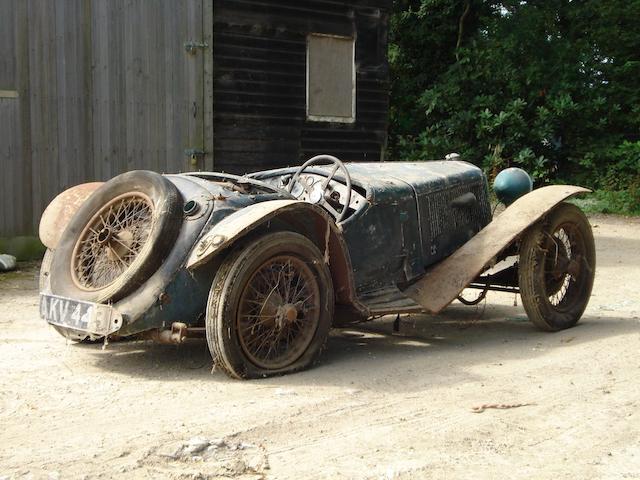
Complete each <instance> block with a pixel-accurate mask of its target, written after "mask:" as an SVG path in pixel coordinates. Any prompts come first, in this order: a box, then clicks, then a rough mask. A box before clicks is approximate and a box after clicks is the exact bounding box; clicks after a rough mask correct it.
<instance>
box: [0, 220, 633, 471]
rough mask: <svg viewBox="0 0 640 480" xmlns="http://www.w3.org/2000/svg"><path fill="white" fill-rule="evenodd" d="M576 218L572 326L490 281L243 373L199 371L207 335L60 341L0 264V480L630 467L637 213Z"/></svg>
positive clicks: (18, 276) (28, 275)
mask: <svg viewBox="0 0 640 480" xmlns="http://www.w3.org/2000/svg"><path fill="white" fill-rule="evenodd" d="M591 222H592V224H593V226H594V232H595V234H596V244H597V253H598V267H597V274H596V284H595V287H594V293H593V297H592V299H591V303H590V305H589V308H588V309H587V312H586V313H585V315H584V318H583V320H582V321H581V323H580V324H579V325H578V326H577V327H576V328H573V329H571V330H566V331H563V332H559V333H555V334H549V333H543V332H539V331H537V330H535V329H534V328H533V326H532V325H531V324H530V323H529V322H528V321H527V319H526V316H525V313H524V311H523V309H522V306H521V305H520V302H519V299H516V298H514V296H513V295H509V294H499V293H490V294H489V295H488V298H487V301H486V304H485V305H481V306H478V307H464V306H462V305H459V304H458V305H453V306H452V307H450V308H448V309H447V310H446V311H445V312H444V313H443V314H442V315H438V316H433V317H429V316H418V315H412V316H404V317H402V321H401V326H400V332H399V333H397V334H394V333H393V332H392V320H393V318H392V317H387V318H383V319H381V320H378V321H375V322H372V323H370V324H367V325H364V326H362V327H361V328H358V329H350V330H339V331H335V332H333V333H332V337H331V339H330V342H329V348H328V351H327V352H325V354H324V356H323V358H322V362H321V364H320V365H319V366H318V367H316V368H313V369H311V370H309V371H306V372H302V373H299V374H295V375H290V376H286V377H280V378H271V379H266V380H258V381H244V382H241V381H233V380H230V379H228V378H227V377H226V376H224V375H223V374H221V373H219V372H211V361H210V357H209V354H208V352H207V349H206V344H205V342H204V341H196V340H193V341H189V342H188V343H187V344H185V345H182V346H180V347H175V346H163V345H154V344H151V343H148V342H120V343H111V344H110V345H109V346H108V347H107V348H106V349H102V346H101V345H80V344H73V343H67V342H66V341H65V340H64V339H62V338H61V337H60V336H58V335H57V334H56V333H55V332H54V331H53V330H52V329H51V328H49V327H48V326H47V325H46V324H44V323H43V322H42V321H41V320H40V319H39V318H38V312H37V301H38V297H37V285H36V281H37V266H36V265H32V266H28V267H26V268H24V269H23V270H22V271H20V272H18V273H10V274H0V328H1V330H0V332H1V333H0V360H1V361H2V367H3V368H2V370H0V478H2V479H4V478H36V479H37V478H45V479H48V478H154V479H156V478H171V479H181V478H185V479H186V478H193V479H196V478H247V479H250V478H256V479H257V478H268V479H271V478H273V479H300V478H331V479H336V478H355V479H360V478H365V479H369V478H371V479H377V478H384V479H387V478H394V479H409V478H474V479H478V478H505V477H509V478H514V479H519V478H535V479H540V478H553V479H554V480H555V479H565V478H566V479H569V478H571V479H574V478H582V479H588V478H612V479H613V478H615V479H619V478H640V412H639V407H640V379H639V378H638V377H639V373H640V354H639V353H638V352H639V350H640V349H639V347H640V320H639V317H640V298H639V297H640V296H639V295H638V291H637V286H638V284H639V283H640V220H639V219H623V218H619V217H611V216H597V217H592V218H591ZM514 303H517V305H514ZM485 404H506V405H509V406H512V407H513V408H505V409H495V408H489V409H486V410H484V411H482V412H480V413H477V412H476V411H474V407H480V406H482V405H485ZM516 405H520V406H518V407H516ZM480 410H482V409H480Z"/></svg>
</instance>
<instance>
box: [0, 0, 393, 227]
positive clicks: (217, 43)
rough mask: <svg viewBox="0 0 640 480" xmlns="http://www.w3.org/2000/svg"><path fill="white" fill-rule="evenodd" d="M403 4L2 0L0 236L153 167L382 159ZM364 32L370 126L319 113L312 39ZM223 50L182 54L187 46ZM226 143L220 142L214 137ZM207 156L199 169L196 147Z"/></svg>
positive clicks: (362, 90) (387, 0)
mask: <svg viewBox="0 0 640 480" xmlns="http://www.w3.org/2000/svg"><path fill="white" fill-rule="evenodd" d="M390 4H391V0H346V1H338V0H300V1H296V2H293V1H290V0H215V1H214V0H154V1H151V0H55V1H53V0H52V1H44V0H0V90H7V91H11V92H17V96H16V95H13V94H12V95H13V96H11V98H4V97H3V98H0V168H1V169H2V170H1V171H2V175H1V176H0V177H1V179H0V189H1V190H0V200H1V203H0V237H2V236H13V235H21V234H33V233H36V232H37V226H38V223H39V220H40V215H41V213H42V212H43V211H44V208H45V207H46V205H47V204H48V203H49V202H50V201H51V200H52V199H53V198H54V196H55V195H57V194H58V193H60V192H61V191H63V190H65V189H66V188H68V187H70V186H73V185H75V184H78V183H82V182H87V181H95V180H107V179H109V178H111V177H113V176H115V175H117V174H119V173H121V172H124V171H127V170H132V169H138V168H145V169H151V170H155V171H159V172H177V171H185V170H190V169H210V170H211V169H213V170H225V171H230V172H237V173H244V172H248V171H255V170H260V169H266V168H272V167H278V166H284V165H292V164H296V163H298V162H300V161H301V160H303V159H306V158H307V157H309V156H311V155H314V154H316V153H332V154H335V155H337V156H339V157H340V158H342V159H344V160H347V161H358V160H370V161H375V160H379V159H380V158H381V156H382V152H383V148H384V145H385V142H386V129H387V111H388V95H387V91H388V68H387V61H386V41H387V23H388V9H389V8H390ZM311 32H315V33H328V34H337V35H346V36H355V37H356V38H357V41H356V63H357V105H356V110H357V114H356V115H357V121H356V122H355V123H353V124H328V123H317V122H307V121H306V119H305V113H306V112H305V101H306V98H305V94H306V76H305V75H306V37H307V35H308V34H309V33H311ZM203 39H204V40H205V41H206V42H207V43H208V44H209V45H211V44H212V43H213V46H214V48H209V49H208V50H198V51H197V52H196V53H195V54H189V53H187V52H186V51H185V48H184V42H186V41H188V40H193V41H202V40H203ZM214 138H215V142H214ZM189 148H197V149H202V150H206V151H207V152H208V154H207V155H206V156H205V157H204V158H203V159H199V161H198V162H197V163H196V164H195V165H192V164H191V162H190V159H189V158H187V156H186V155H185V153H184V152H185V149H189Z"/></svg>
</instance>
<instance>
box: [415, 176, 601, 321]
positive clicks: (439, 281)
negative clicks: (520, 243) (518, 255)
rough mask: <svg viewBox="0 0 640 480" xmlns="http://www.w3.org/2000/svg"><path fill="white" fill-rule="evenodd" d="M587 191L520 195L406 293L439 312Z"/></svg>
mask: <svg viewBox="0 0 640 480" xmlns="http://www.w3.org/2000/svg"><path fill="white" fill-rule="evenodd" d="M586 192H590V190H588V189H586V188H582V187H576V186H572V185H552V186H548V187H543V188H539V189H537V190H534V191H532V192H530V193H528V194H527V195H524V196H522V197H520V198H519V199H518V200H516V201H515V202H514V203H513V204H511V205H510V206H509V207H508V208H507V209H506V210H505V211H504V212H503V213H502V214H501V215H499V216H498V217H496V218H495V219H494V220H493V221H492V222H491V223H489V224H488V225H487V226H486V227H485V228H483V229H482V230H481V231H480V232H478V234H477V235H476V236H475V237H473V238H472V239H471V240H469V241H468V242H467V243H465V244H464V245H463V246H462V247H460V248H459V249H458V250H456V251H455V252H454V253H453V254H452V255H451V256H449V257H447V258H446V259H445V260H443V261H442V262H440V263H438V264H436V265H435V266H434V267H433V268H431V269H429V270H428V271H427V273H426V274H425V275H424V276H423V277H422V278H420V280H418V281H417V282H415V283H413V284H411V285H409V286H408V287H406V288H405V289H404V290H403V293H404V294H405V295H407V296H408V297H410V298H411V299H413V300H414V301H415V302H417V303H418V304H419V305H421V306H422V307H423V308H425V309H426V310H427V311H428V312H431V313H438V312H440V311H441V310H442V309H443V308H445V307H446V306H447V305H449V304H450V303H451V302H452V301H453V300H454V299H455V298H456V297H457V296H458V295H459V294H460V292H462V290H464V289H465V288H466V287H467V286H468V285H469V284H470V283H471V282H472V281H473V280H474V279H475V278H476V277H477V276H478V275H480V274H481V273H482V272H483V271H484V270H485V269H486V268H487V267H488V266H490V265H491V263H492V262H493V261H494V260H495V258H496V257H497V256H498V255H499V254H500V252H502V251H503V250H505V249H506V248H507V247H509V246H510V245H511V244H513V242H515V241H516V240H517V239H518V238H519V237H520V235H521V234H522V233H523V232H524V231H526V230H527V228H529V227H530V226H531V225H533V224H534V223H536V222H537V221H539V220H540V219H541V218H542V217H544V216H545V215H546V214H547V213H549V212H550V211H551V210H552V209H553V208H554V207H555V206H556V205H558V204H559V203H560V202H562V201H564V200H566V199H567V198H569V197H572V196H574V195H577V194H580V193H586Z"/></svg>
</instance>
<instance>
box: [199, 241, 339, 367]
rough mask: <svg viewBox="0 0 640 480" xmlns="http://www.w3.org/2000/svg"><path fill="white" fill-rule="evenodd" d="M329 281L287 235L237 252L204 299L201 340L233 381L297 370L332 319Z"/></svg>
mask: <svg viewBox="0 0 640 480" xmlns="http://www.w3.org/2000/svg"><path fill="white" fill-rule="evenodd" d="M333 302H334V299H333V287H332V283H331V275H330V273H329V271H328V268H327V266H326V264H325V263H324V261H323V256H322V254H321V253H320V251H319V250H318V248H317V247H316V246H315V244H313V242H311V241H310V240H309V239H307V238H306V237H304V236H302V235H299V234H297V233H293V232H276V233H271V234H267V235H265V236H263V237H260V238H257V239H255V240H254V241H253V242H251V243H249V244H246V245H244V246H241V247H238V248H237V249H236V251H235V252H233V253H232V254H231V255H230V256H229V257H228V258H227V259H226V260H225V261H224V262H223V264H222V265H221V267H220V269H219V270H218V273H217V274H216V277H215V279H214V282H213V285H212V287H211V292H210V294H209V303H208V307H207V322H206V323H207V341H208V344H209V349H210V350H211V353H212V356H213V358H214V361H215V362H216V364H217V365H218V366H219V367H221V368H222V369H223V370H224V371H226V372H227V373H228V374H229V375H231V376H233V377H237V378H257V377H263V376H267V375H274V374H281V373H287V372H291V371H295V370H300V369H302V368H305V367H307V366H309V365H310V364H312V363H313V362H314V361H315V359H316V358H317V357H318V356H319V354H320V352H321V350H322V347H323V346H324V343H325V341H326V338H327V334H328V331H329V327H330V325H331V320H332V317H333V308H334V305H333Z"/></svg>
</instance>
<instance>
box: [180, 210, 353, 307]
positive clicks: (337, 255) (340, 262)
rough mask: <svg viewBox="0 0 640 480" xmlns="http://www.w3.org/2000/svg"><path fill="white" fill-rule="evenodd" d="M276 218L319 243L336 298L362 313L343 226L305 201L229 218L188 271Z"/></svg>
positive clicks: (201, 243) (198, 249)
mask: <svg viewBox="0 0 640 480" xmlns="http://www.w3.org/2000/svg"><path fill="white" fill-rule="evenodd" d="M276 218H277V219H280V220H283V221H284V222H285V223H286V224H287V225H290V226H291V227H292V228H293V229H294V230H296V231H299V232H300V233H304V234H306V235H307V236H308V237H310V238H311V240H313V241H314V242H315V243H316V245H317V246H318V248H319V249H320V251H321V252H323V253H324V260H325V263H327V264H328V265H329V269H330V270H331V277H332V280H333V285H334V289H335V294H336V299H337V300H338V301H339V302H342V303H348V304H351V305H354V306H355V307H356V308H357V309H358V310H360V311H362V310H363V307H362V305H360V304H359V302H358V301H357V299H356V297H355V288H354V286H353V285H354V283H353V270H352V267H351V260H350V257H349V252H348V250H347V246H346V243H345V240H344V237H343V235H342V231H341V229H340V227H339V226H338V225H336V223H335V221H334V220H333V218H332V217H330V216H329V215H328V214H327V213H326V212H325V211H324V210H323V209H322V208H320V207H318V206H317V205H313V204H310V203H307V202H304V201H301V200H269V201H266V202H261V203H256V204H253V205H249V206H248V207H244V208H242V209H241V210H238V211H237V212H235V213H232V214H231V215H229V216H228V217H225V218H224V219H222V220H221V221H220V222H218V223H217V224H215V225H214V226H213V227H212V228H211V230H209V231H208V232H207V233H205V234H204V235H203V236H202V237H201V238H200V239H199V240H198V242H197V243H196V244H195V246H194V248H193V249H192V250H191V253H190V254H189V258H188V259H187V263H186V265H187V268H188V269H189V270H194V269H196V268H198V267H199V266H201V265H204V264H206V263H208V262H209V261H210V260H212V259H213V258H214V257H215V256H217V255H218V254H220V253H221V252H223V251H224V250H226V249H227V248H228V247H230V246H232V245H233V244H234V243H235V242H237V241H238V240H239V239H240V238H242V237H244V236H245V235H247V234H248V233H250V232H252V231H254V230H256V229H257V228H260V227H261V226H264V225H266V224H268V223H269V221H270V220H273V219H276Z"/></svg>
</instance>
